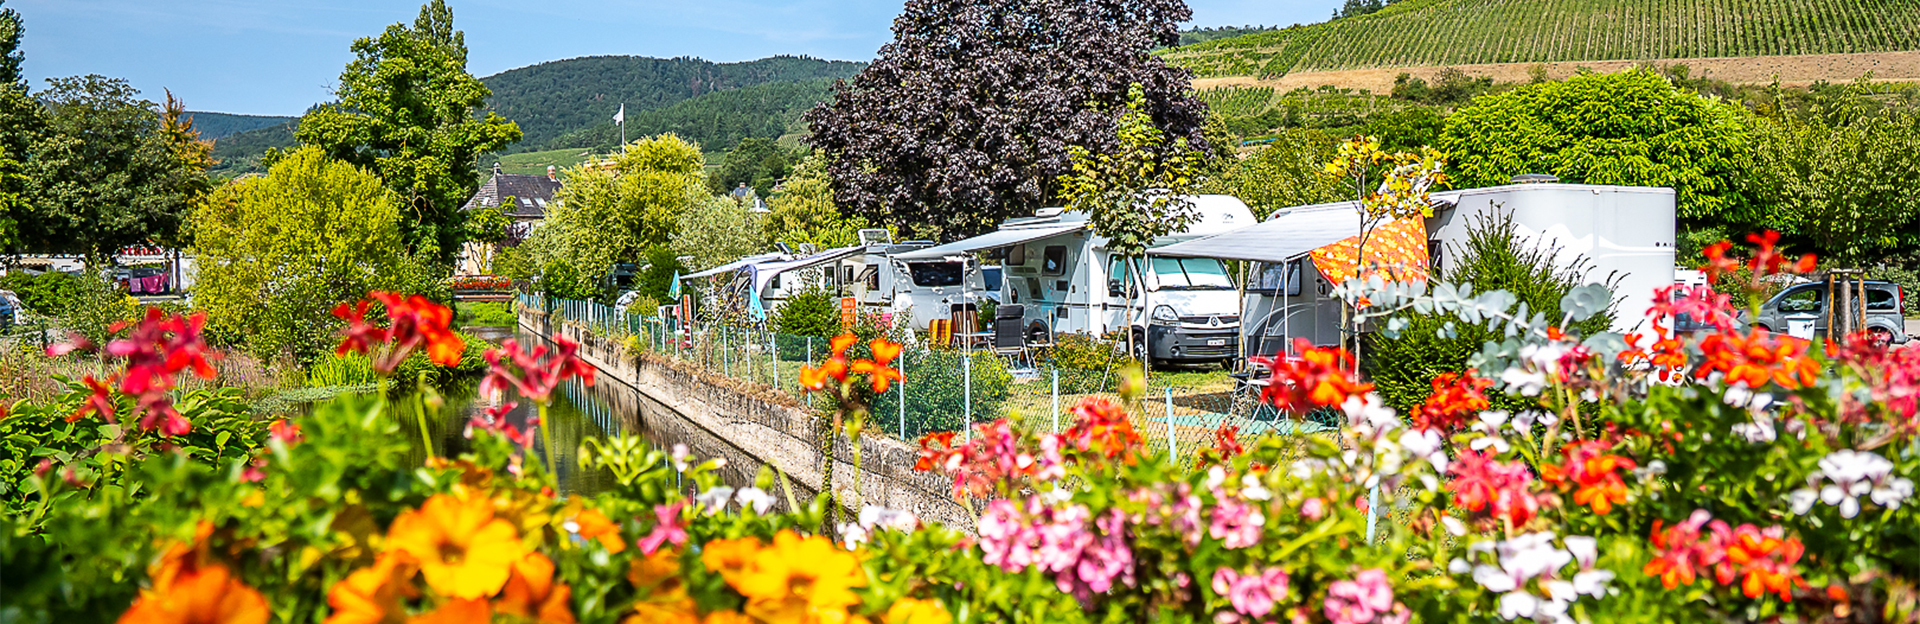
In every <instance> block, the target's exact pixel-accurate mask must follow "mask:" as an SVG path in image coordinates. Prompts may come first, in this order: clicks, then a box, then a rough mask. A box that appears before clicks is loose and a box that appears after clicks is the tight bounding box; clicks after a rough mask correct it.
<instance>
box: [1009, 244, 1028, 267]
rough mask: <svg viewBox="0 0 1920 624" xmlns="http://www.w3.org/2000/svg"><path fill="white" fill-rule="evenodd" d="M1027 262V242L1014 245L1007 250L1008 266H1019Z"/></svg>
mask: <svg viewBox="0 0 1920 624" xmlns="http://www.w3.org/2000/svg"><path fill="white" fill-rule="evenodd" d="M1026 263H1027V246H1026V245H1025V244H1020V245H1014V246H1013V248H1011V249H1008V250H1007V266H1018V265H1022V264H1026Z"/></svg>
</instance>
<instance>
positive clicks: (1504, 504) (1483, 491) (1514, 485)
mask: <svg viewBox="0 0 1920 624" xmlns="http://www.w3.org/2000/svg"><path fill="white" fill-rule="evenodd" d="M1447 472H1448V473H1450V474H1452V475H1453V476H1454V479H1453V481H1452V482H1450V483H1448V484H1447V489H1449V490H1452V491H1453V504H1455V505H1459V506H1461V507H1465V508H1466V509H1467V510H1468V511H1473V512H1480V511H1485V512H1487V513H1488V514H1489V515H1491V516H1492V517H1494V518H1495V519H1502V518H1504V519H1506V520H1508V521H1509V522H1511V523H1512V524H1513V526H1516V527H1518V526H1520V525H1523V524H1526V523H1527V521H1529V520H1532V519H1533V516H1534V515H1535V514H1537V513H1539V511H1540V501H1539V499H1538V498H1536V497H1535V496H1534V495H1533V493H1532V492H1531V491H1529V485H1531V484H1532V482H1533V475H1532V473H1530V472H1528V471H1527V465H1526V464H1525V463H1522V462H1517V461H1515V462H1502V461H1499V460H1497V459H1494V458H1493V456H1491V455H1489V454H1486V453H1483V452H1481V451H1463V452H1461V453H1460V457H1459V458H1458V459H1455V460H1454V461H1453V462H1452V463H1451V464H1449V465H1448V466H1447Z"/></svg>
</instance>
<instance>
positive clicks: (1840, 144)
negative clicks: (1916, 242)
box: [1743, 92, 1920, 266]
mask: <svg viewBox="0 0 1920 624" xmlns="http://www.w3.org/2000/svg"><path fill="white" fill-rule="evenodd" d="M1855 98H1858V99H1864V98H1859V95H1858V93H1857V92H1856V93H1854V94H1852V95H1848V96H1843V99H1855ZM1820 108H1821V109H1822V110H1815V111H1807V112H1793V111H1788V112H1786V113H1784V114H1783V115H1782V116H1781V117H1780V118H1778V119H1766V118H1759V119H1756V120H1755V128H1754V142H1753V145H1754V168H1753V175H1752V177H1751V181H1752V184H1753V189H1754V198H1755V200H1756V201H1757V202H1758V204H1759V205H1760V206H1761V207H1762V208H1761V209H1759V210H1756V211H1755V214H1756V215H1759V216H1760V217H1761V218H1760V220H1759V221H1758V222H1756V223H1750V224H1747V226H1746V227H1745V228H1743V229H1750V230H1755V231H1757V230H1761V229H1773V230H1778V231H1780V232H1782V233H1785V234H1787V235H1788V236H1790V237H1793V238H1798V239H1804V240H1805V241H1806V242H1810V243H1812V244H1813V247H1814V249H1812V251H1813V252H1815V253H1818V254H1819V255H1820V259H1821V260H1826V261H1831V262H1834V263H1837V264H1838V265H1839V266H1861V265H1864V264H1868V263H1873V262H1876V261H1883V260H1885V259H1886V258H1887V257H1888V256H1890V255H1892V252H1894V251H1896V250H1898V249H1899V248H1900V247H1901V245H1902V242H1903V241H1902V240H1901V238H1900V235H1901V233H1902V232H1903V231H1911V230H1910V229H1908V228H1905V227H1903V226H1906V225H1908V224H1910V223H1914V222H1915V220H1916V217H1920V190H1916V189H1915V188H1914V181H1915V180H1920V115H1915V114H1914V113H1912V112H1910V111H1904V110H1886V111H1880V110H1875V108H1877V107H1873V108H1869V107H1864V106H1856V105H1852V104H1850V103H1848V102H1845V101H1841V102H1835V103H1834V105H1833V106H1823V107H1820ZM1908 236H1911V234H1909V235H1908Z"/></svg>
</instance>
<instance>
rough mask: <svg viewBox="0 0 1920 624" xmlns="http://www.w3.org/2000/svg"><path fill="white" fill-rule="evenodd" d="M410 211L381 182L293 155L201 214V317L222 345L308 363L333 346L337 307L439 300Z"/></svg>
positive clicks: (206, 203)
mask: <svg viewBox="0 0 1920 624" xmlns="http://www.w3.org/2000/svg"><path fill="white" fill-rule="evenodd" d="M402 205H403V201H402V199H401V198H400V196H399V195H398V194H396V193H394V192H393V191H392V190H391V189H388V188H386V187H385V186H383V185H382V183H381V180H380V178H379V177H378V176H375V175H374V174H373V173H371V172H368V171H366V170H363V169H361V168H359V167H355V166H353V165H351V164H347V163H343V162H339V161H335V160H331V159H329V158H327V156H326V154H325V153H324V152H322V151H321V150H320V149H318V148H312V147H308V148H303V149H299V150H296V151H293V152H291V153H289V154H288V155H286V156H285V157H283V158H281V159H280V161H279V162H276V163H274V165H273V167H272V168H270V169H268V171H267V174H266V176H264V177H258V178H247V179H241V180H236V181H234V182H231V183H228V184H227V185H226V186H224V187H221V188H220V189H218V190H216V191H215V192H213V193H212V194H210V195H208V196H207V197H206V198H205V199H204V200H202V201H201V202H200V204H199V206H198V208H197V209H196V210H195V211H194V213H193V219H192V224H191V229H192V233H193V241H194V247H193V253H194V255H195V258H196V261H197V262H198V264H199V266H200V267H202V268H203V269H204V270H202V271H200V272H199V279H198V282H197V284H196V285H195V287H194V289H195V290H194V300H195V304H196V306H197V307H199V308H201V309H203V310H206V311H207V316H208V322H209V325H210V326H211V327H212V328H213V330H214V331H216V332H218V333H219V334H220V335H223V336H228V337H232V338H234V339H236V340H239V339H244V342H246V343H247V345H248V346H249V347H251V348H252V350H254V351H255V352H257V353H262V354H277V353H280V352H283V351H291V352H293V353H296V354H299V355H302V356H308V355H313V354H316V353H319V352H320V351H321V350H322V349H324V348H325V347H326V346H328V339H329V338H330V332H331V330H332V328H333V327H336V326H337V323H336V322H335V321H334V320H333V319H332V318H331V317H330V316H329V315H328V313H327V312H328V310H330V309H331V308H333V306H334V305H335V304H338V303H341V302H346V301H355V300H358V299H360V298H362V297H364V296H366V294H367V293H368V292H369V291H373V290H394V291H401V292H431V291H432V290H433V289H434V286H433V284H434V283H436V282H437V281H438V280H435V279H433V275H432V274H430V273H428V272H427V271H426V268H425V267H424V266H423V264H424V263H423V262H421V261H419V260H417V259H416V258H415V257H411V256H408V255H407V253H406V248H405V245H404V243H403V241H402V235H401V232H400V223H401V221H402V217H401V215H400V210H401V206H402Z"/></svg>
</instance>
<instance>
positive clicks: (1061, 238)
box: [896, 195, 1254, 362]
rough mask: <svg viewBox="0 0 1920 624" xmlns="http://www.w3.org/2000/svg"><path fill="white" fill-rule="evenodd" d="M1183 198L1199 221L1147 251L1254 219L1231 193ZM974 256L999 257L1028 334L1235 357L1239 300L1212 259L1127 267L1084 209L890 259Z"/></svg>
mask: <svg viewBox="0 0 1920 624" xmlns="http://www.w3.org/2000/svg"><path fill="white" fill-rule="evenodd" d="M1188 199H1189V200H1190V201H1192V202H1193V205H1194V208H1195V209H1196V211H1197V212H1198V213H1199V219H1198V220H1197V221H1195V222H1194V223H1193V224H1192V225H1190V226H1189V227H1187V229H1186V230H1184V231H1182V232H1179V233H1176V234H1173V235H1170V236H1167V237H1164V238H1162V239H1159V240H1156V241H1154V243H1155V244H1156V245H1166V244H1171V243H1176V242H1180V241H1185V240H1192V239H1196V238H1201V237H1205V236H1209V235H1213V234H1218V233H1221V232H1226V231H1230V230H1234V229H1238V228H1240V227H1243V226H1246V225H1248V224H1251V223H1253V222H1254V218H1253V212H1252V211H1251V210H1248V209H1247V205H1246V204H1244V203H1242V202H1241V201H1240V200H1239V199H1237V198H1234V197H1232V196H1228V195H1200V196H1196V197H1190V198H1188ZM975 252H988V254H989V255H991V256H993V257H996V258H998V259H999V260H1000V263H1001V267H1002V272H1003V275H1002V279H1001V290H1000V301H1001V302H1003V303H1006V304H1018V305H1020V306H1022V308H1023V309H1024V311H1025V316H1024V318H1023V319H1022V322H1023V324H1024V325H1025V326H1026V327H1027V332H1028V334H1029V335H1031V336H1034V337H1042V338H1043V337H1045V336H1051V335H1055V334H1061V333H1086V334H1092V335H1096V336H1101V335H1107V334H1111V333H1116V332H1118V333H1120V334H1121V335H1123V336H1127V337H1128V338H1129V340H1130V343H1131V344H1132V345H1133V346H1134V348H1135V349H1136V350H1137V351H1144V352H1146V353H1147V354H1149V355H1151V357H1153V358H1154V359H1156V360H1167V361H1178V362H1209V361H1225V360H1229V359H1231V358H1233V357H1234V356H1235V355H1236V354H1237V353H1238V352H1239V344H1238V343H1239V332H1238V328H1239V322H1240V317H1239V301H1238V297H1237V296H1236V290H1235V286H1234V284H1233V282H1232V280H1230V279H1229V278H1228V276H1227V271H1226V269H1225V267H1224V266H1223V265H1222V264H1221V263H1220V262H1219V261H1218V260H1214V259H1211V258H1193V259H1174V258H1167V259H1159V260H1149V261H1146V262H1144V263H1141V264H1130V263H1129V262H1128V261H1127V260H1126V259H1125V258H1121V257H1118V256H1114V255H1113V254H1111V253H1110V252H1109V250H1108V249H1107V240H1106V239H1105V238H1104V237H1101V236H1098V235H1096V234H1094V233H1093V232H1092V230H1090V229H1089V228H1088V223H1087V215H1086V214H1085V213H1070V212H1067V211H1066V210H1065V209H1062V208H1045V209H1041V210H1039V211H1036V212H1035V213H1034V216H1032V217H1022V218H1017V219H1009V220H1007V221H1006V222H1005V223H1003V224H1001V226H1000V229H999V230H996V231H994V232H990V233H987V234H983V235H981V236H976V237H974V238H969V239H966V240H962V241H957V242H953V243H948V244H945V245H941V246H939V247H932V248H928V249H923V250H919V251H914V252H908V253H905V254H901V255H898V256H896V259H898V260H900V261H905V262H914V261H925V260H930V259H947V260H948V261H960V260H961V259H971V258H972V257H973V254H974V253H975ZM967 261H971V260H967ZM1135 262H1139V261H1138V260H1136V261H1135ZM1130 266H1135V267H1138V269H1139V270H1137V271H1136V270H1130V268H1129V267H1130Z"/></svg>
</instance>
